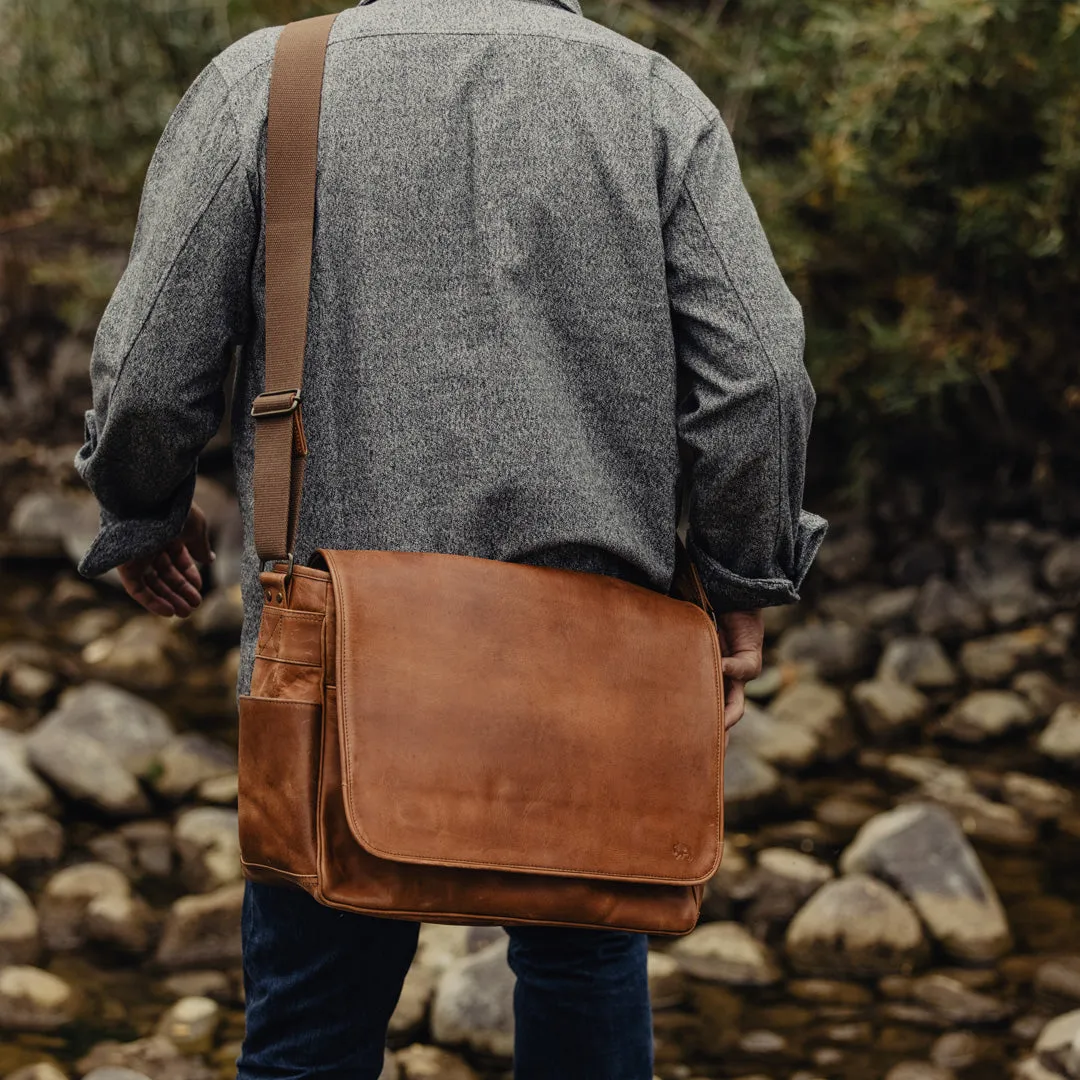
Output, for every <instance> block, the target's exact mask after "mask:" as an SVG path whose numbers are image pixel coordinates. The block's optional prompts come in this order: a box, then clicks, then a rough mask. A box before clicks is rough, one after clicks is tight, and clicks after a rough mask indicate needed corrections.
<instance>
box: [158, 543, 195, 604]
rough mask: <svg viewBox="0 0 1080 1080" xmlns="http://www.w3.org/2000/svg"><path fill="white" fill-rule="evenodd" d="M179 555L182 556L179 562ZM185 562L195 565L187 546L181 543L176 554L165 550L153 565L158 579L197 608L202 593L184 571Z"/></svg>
mask: <svg viewBox="0 0 1080 1080" xmlns="http://www.w3.org/2000/svg"><path fill="white" fill-rule="evenodd" d="M177 557H179V558H180V562H179V563H178V561H177ZM183 563H187V564H188V565H190V566H192V567H194V565H195V564H194V562H192V560H191V556H190V555H189V554H188V551H187V548H185V547H184V546H183V545H182V544H181V545H180V547H179V550H178V552H177V555H176V556H174V555H173V553H172V552H171V551H163V552H162V553H161V554H160V555H158V556H157V558H156V559H154V564H153V565H154V569H155V570H156V571H157V573H158V580H159V581H161V582H162V583H163V584H164V585H165V586H166V587H167V588H169V589H171V590H172V591H173V592H174V593H176V595H177V596H179V597H181V599H183V600H185V601H186V602H187V603H188V604H189V605H190V606H191V607H193V608H195V607H198V606H199V603H200V602H201V601H202V595H201V594H200V592H199V590H198V587H197V586H196V585H195V584H194V583H193V582H192V581H191V579H190V578H189V577H188V576H187V575H186V574H185V573H184V572H183V569H182V564H183ZM200 584H201V579H200Z"/></svg>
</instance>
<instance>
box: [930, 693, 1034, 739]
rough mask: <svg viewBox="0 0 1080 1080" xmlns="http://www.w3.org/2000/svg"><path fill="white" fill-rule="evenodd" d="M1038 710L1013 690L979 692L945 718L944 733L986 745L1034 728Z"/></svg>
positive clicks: (963, 701) (942, 728)
mask: <svg viewBox="0 0 1080 1080" xmlns="http://www.w3.org/2000/svg"><path fill="white" fill-rule="evenodd" d="M1036 719H1037V717H1036V715H1035V710H1034V709H1032V707H1031V706H1030V705H1029V704H1028V703H1027V702H1026V701H1025V700H1024V699H1023V698H1022V697H1021V696H1020V695H1019V694H1014V693H1013V692H1012V691H1011V690H976V691H975V692H974V693H972V694H968V695H967V697H965V698H963V699H962V700H961V701H960V702H958V703H957V704H956V705H955V706H954V707H953V708H952V709H951V710H950V711H949V712H948V713H947V714H946V715H945V717H944V718H943V719H942V721H941V730H942V732H944V733H945V734H946V735H949V736H951V737H952V738H954V739H959V740H961V741H962V742H982V741H983V740H984V739H995V738H1000V737H1001V736H1002V735H1006V734H1009V733H1010V732H1012V731H1014V730H1017V729H1023V728H1028V727H1031V725H1032V724H1034V723H1035V721H1036Z"/></svg>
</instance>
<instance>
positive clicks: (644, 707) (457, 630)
mask: <svg viewBox="0 0 1080 1080" xmlns="http://www.w3.org/2000/svg"><path fill="white" fill-rule="evenodd" d="M320 554H321V555H322V556H323V558H324V559H325V560H326V563H327V565H328V567H329V569H330V575H331V578H332V581H333V588H334V600H335V609H336V623H337V626H336V635H337V644H336V648H337V668H336V670H337V679H338V701H339V714H340V747H341V755H342V762H341V768H342V777H343V794H344V801H345V810H346V814H347V817H348V821H349V827H350V829H351V831H352V833H353V835H354V836H355V838H356V840H357V841H358V842H359V843H360V844H362V845H363V846H364V847H365V848H366V849H367V850H368V851H369V852H371V853H372V854H374V855H377V856H380V857H382V858H386V859H392V860H396V861H400V862H409V863H430V864H437V865H440V866H453V867H462V868H470V867H471V868H475V869H498V870H514V871H522V872H529V873H546V874H556V875H560V876H581V877H592V878H603V879H609V880H612V881H636V882H654V883H657V882H659V883H668V884H673V885H674V884H679V885H689V884H697V883H700V882H702V881H705V880H706V879H708V878H709V877H710V876H711V875H712V874H713V872H714V871H715V870H716V867H717V865H718V863H719V861H720V853H721V846H722V834H723V801H722V786H721V781H722V777H723V695H722V688H721V677H720V656H719V651H718V646H717V639H716V632H715V629H714V627H713V625H712V623H711V621H710V620H709V617H708V616H707V615H706V614H705V613H704V612H703V611H702V610H701V609H700V608H698V607H696V606H695V605H693V604H691V603H688V602H686V601H683V600H675V599H673V598H671V597H666V596H663V595H662V594H660V593H658V592H655V591H653V590H650V589H646V588H643V587H640V586H637V585H632V584H630V583H628V582H624V581H620V580H618V579H615V578H612V577H608V576H603V575H599V574H586V573H578V572H575V571H568V570H554V569H546V568H539V567H532V566H526V565H523V564H519V563H508V562H499V561H494V560H489V559H477V558H471V557H467V556H460V555H433V554H424V553H414V552H388V551H321V552H320Z"/></svg>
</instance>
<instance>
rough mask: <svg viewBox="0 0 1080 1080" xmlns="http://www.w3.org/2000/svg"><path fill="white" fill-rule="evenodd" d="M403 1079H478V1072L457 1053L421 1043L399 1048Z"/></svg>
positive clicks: (398, 1059) (398, 1055)
mask: <svg viewBox="0 0 1080 1080" xmlns="http://www.w3.org/2000/svg"><path fill="white" fill-rule="evenodd" d="M397 1065H398V1068H399V1069H400V1070H401V1080H478V1078H477V1074H476V1073H475V1072H474V1071H473V1070H472V1069H471V1068H470V1067H469V1066H468V1065H467V1064H466V1063H465V1062H464V1061H463V1060H462V1059H461V1058H460V1057H458V1055H457V1054H451V1053H450V1052H449V1051H448V1050H442V1049H440V1048H439V1047H437V1046H422V1045H420V1044H419V1043H416V1044H414V1045H413V1046H409V1047H406V1048H405V1049H404V1050H399V1051H398V1053H397Z"/></svg>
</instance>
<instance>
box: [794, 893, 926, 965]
mask: <svg viewBox="0 0 1080 1080" xmlns="http://www.w3.org/2000/svg"><path fill="white" fill-rule="evenodd" d="M785 947H786V949H787V954H788V957H789V959H790V960H791V962H792V964H793V965H794V967H795V969H796V970H797V971H799V972H800V973H802V974H809V975H819V974H820V975H833V976H835V975H838V974H843V975H856V976H868V975H879V974H886V973H889V972H893V971H897V970H900V971H905V970H911V969H912V968H914V967H917V966H918V965H920V964H922V963H923V962H924V961H925V960H926V958H927V956H928V953H929V950H928V947H927V943H926V939H925V937H924V936H923V931H922V926H921V924H920V923H919V918H918V916H917V915H916V914H915V912H914V911H913V910H912V909H911V907H910V906H909V905H908V903H907V902H906V901H905V900H904V899H903V897H901V896H900V895H899V894H898V893H896V892H894V891H893V890H892V889H891V888H889V886H888V885H886V884H884V883H883V882H881V881H878V880H877V879H876V878H872V877H869V876H867V875H865V874H850V875H847V876H845V877H842V878H837V879H836V880H834V881H829V882H826V883H825V884H824V885H822V887H821V888H820V889H818V890H817V892H815V893H814V895H813V896H811V897H810V899H809V900H808V901H807V902H806V904H805V905H804V906H803V907H802V908H801V909H800V910H799V912H798V914H797V915H796V916H795V918H794V919H792V921H791V924H790V925H789V926H788V930H787V936H786V939H785Z"/></svg>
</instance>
